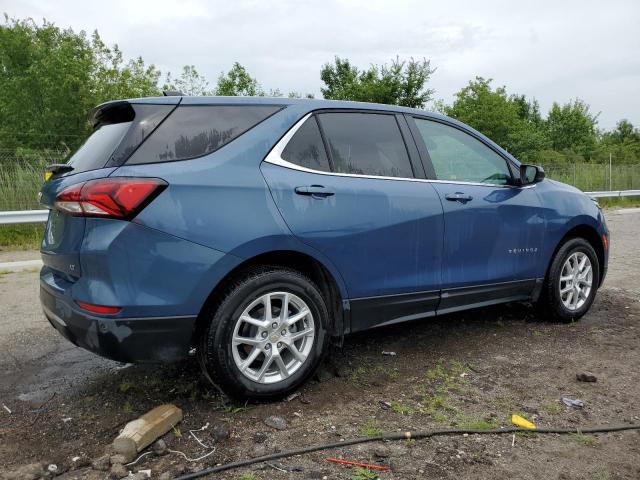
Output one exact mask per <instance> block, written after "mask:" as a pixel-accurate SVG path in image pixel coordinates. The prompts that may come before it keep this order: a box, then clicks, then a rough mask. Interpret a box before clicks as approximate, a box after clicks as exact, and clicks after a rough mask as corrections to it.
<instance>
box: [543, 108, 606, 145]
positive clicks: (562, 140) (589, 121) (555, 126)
mask: <svg viewBox="0 0 640 480" xmlns="http://www.w3.org/2000/svg"><path fill="white" fill-rule="evenodd" d="M597 118H598V115H593V114H592V113H591V112H590V111H589V105H587V104H586V103H585V102H584V101H582V100H580V99H576V100H574V101H571V102H569V103H565V104H564V105H562V106H561V105H559V104H558V103H555V102H554V104H553V106H552V107H551V110H549V114H548V115H547V120H546V129H547V133H548V135H549V139H550V141H551V146H552V148H553V149H554V150H558V151H563V150H572V151H574V152H576V153H578V154H580V155H582V156H584V157H588V156H589V154H590V153H591V152H592V151H593V149H594V147H595V145H596V140H597V139H596V125H597Z"/></svg>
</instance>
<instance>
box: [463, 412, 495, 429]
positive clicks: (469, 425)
mask: <svg viewBox="0 0 640 480" xmlns="http://www.w3.org/2000/svg"><path fill="white" fill-rule="evenodd" d="M457 422H458V427H459V428H464V429H468V430H492V429H494V428H496V423H495V422H494V421H493V420H483V419H478V418H468V417H466V416H464V415H463V414H460V415H458V417H457Z"/></svg>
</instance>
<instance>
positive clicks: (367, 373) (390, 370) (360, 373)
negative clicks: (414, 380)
mask: <svg viewBox="0 0 640 480" xmlns="http://www.w3.org/2000/svg"><path fill="white" fill-rule="evenodd" d="M399 376H400V371H399V370H398V369H397V368H395V367H389V366H387V365H373V366H364V365H361V366H359V367H357V368H356V369H355V370H354V371H353V373H352V374H351V381H352V382H353V383H355V384H358V385H367V384H368V383H369V380H370V379H371V378H372V377H387V378H388V379H390V380H396V379H397V378H398V377H399Z"/></svg>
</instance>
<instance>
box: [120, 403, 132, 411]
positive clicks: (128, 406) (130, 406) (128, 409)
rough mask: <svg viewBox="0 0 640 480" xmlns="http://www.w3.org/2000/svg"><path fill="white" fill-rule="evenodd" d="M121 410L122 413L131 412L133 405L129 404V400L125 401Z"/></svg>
mask: <svg viewBox="0 0 640 480" xmlns="http://www.w3.org/2000/svg"><path fill="white" fill-rule="evenodd" d="M122 410H123V411H124V413H133V405H131V402H129V401H127V402H125V404H124V406H123V407H122Z"/></svg>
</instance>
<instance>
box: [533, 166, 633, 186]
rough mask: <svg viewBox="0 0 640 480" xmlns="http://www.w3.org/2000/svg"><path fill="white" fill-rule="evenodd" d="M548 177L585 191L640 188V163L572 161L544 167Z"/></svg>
mask: <svg viewBox="0 0 640 480" xmlns="http://www.w3.org/2000/svg"><path fill="white" fill-rule="evenodd" d="M544 170H545V174H546V176H547V177H548V178H552V179H554V180H558V181H560V182H563V183H568V184H569V185H574V186H576V187H578V188H579V189H580V190H582V191H585V192H596V191H602V190H640V165H616V164H615V163H614V164H612V165H611V167H609V165H608V164H595V163H573V164H570V165H549V166H545V167H544Z"/></svg>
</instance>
